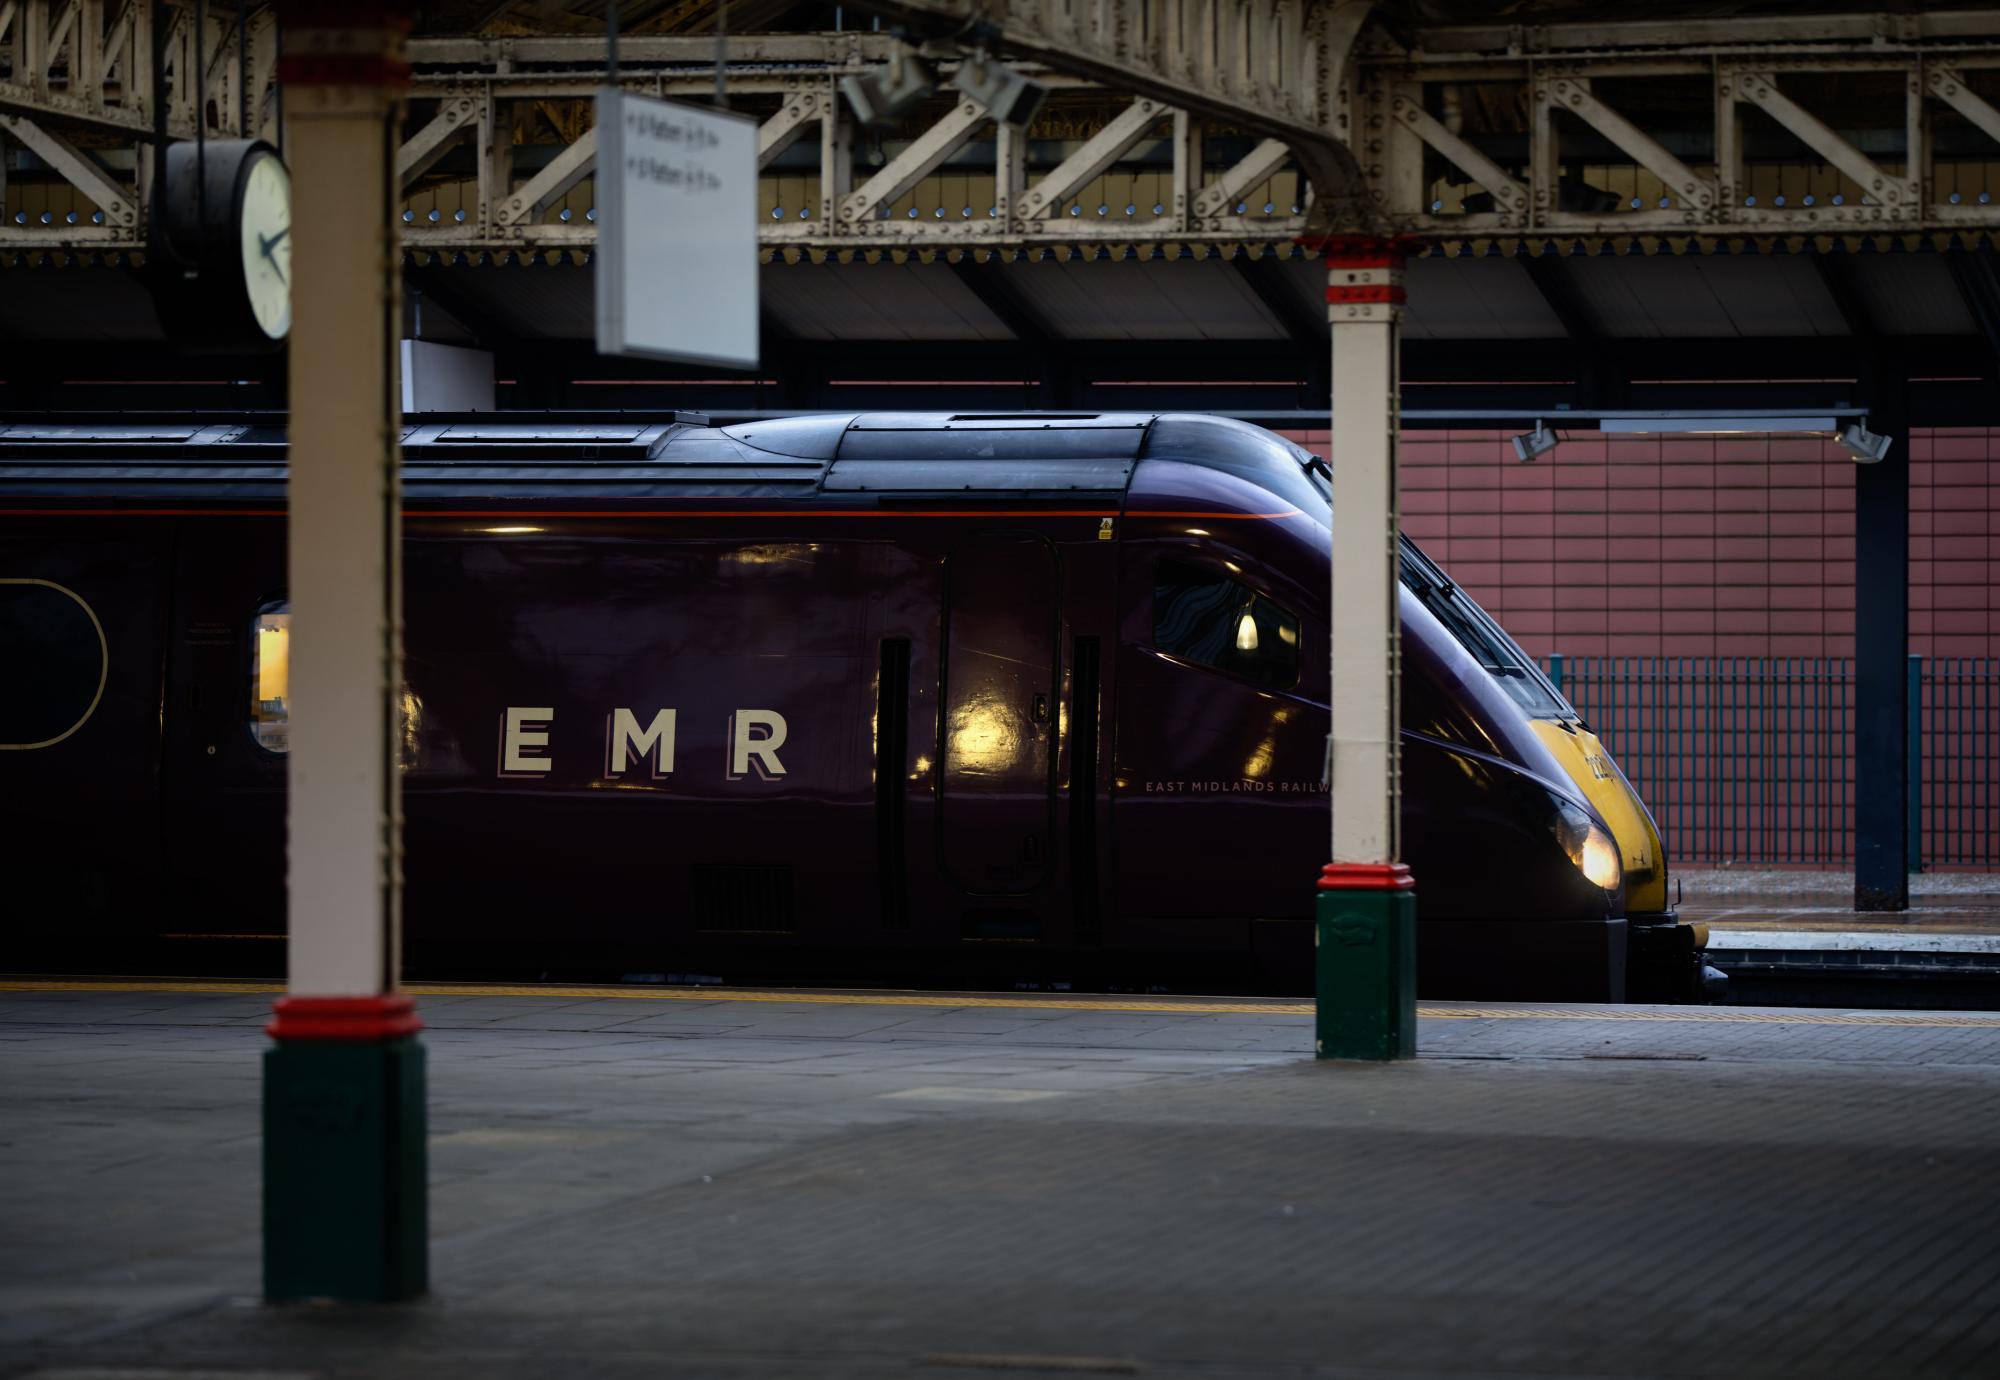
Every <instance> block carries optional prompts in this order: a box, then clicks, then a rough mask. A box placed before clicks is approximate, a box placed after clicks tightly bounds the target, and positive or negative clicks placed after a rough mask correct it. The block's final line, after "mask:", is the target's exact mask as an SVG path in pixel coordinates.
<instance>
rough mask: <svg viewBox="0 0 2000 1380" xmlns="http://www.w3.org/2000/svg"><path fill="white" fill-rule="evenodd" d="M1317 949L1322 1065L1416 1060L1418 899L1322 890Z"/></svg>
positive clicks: (1398, 893)
mask: <svg viewBox="0 0 2000 1380" xmlns="http://www.w3.org/2000/svg"><path fill="white" fill-rule="evenodd" d="M1329 871H1331V869H1329ZM1313 944H1314V964H1315V967H1316V969H1317V976H1318V989H1317V990H1318V1001H1317V1002H1316V1013H1315V1026H1314V1041H1313V1052H1314V1053H1315V1054H1317V1055H1318V1056H1319V1057H1320V1058H1322V1059H1413V1058H1415V1057H1416V1053H1417V898H1416V893H1415V892H1413V891H1410V890H1409V889H1408V888H1407V887H1405V888H1404V889H1401V890H1393V891H1390V890H1377V889H1366V890H1363V889H1355V890H1344V889H1343V890H1322V891H1321V892H1320V893H1319V903H1318V910H1317V923H1316V925H1315V927H1314V934H1313Z"/></svg>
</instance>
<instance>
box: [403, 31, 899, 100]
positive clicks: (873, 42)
mask: <svg viewBox="0 0 2000 1380" xmlns="http://www.w3.org/2000/svg"><path fill="white" fill-rule="evenodd" d="M897 46H898V40H897V38H896V37H895V35H893V34H887V33H870V32H861V31H849V32H846V33H819V34H731V35H730V36H729V40H728V54H729V64H730V67H731V74H730V85H731V87H732V88H733V87H734V86H735V84H736V75H735V70H736V69H738V68H745V69H747V68H753V67H758V66H765V67H773V68H775V67H795V66H808V67H820V68H828V67H831V68H839V69H841V70H843V71H857V70H859V69H860V68H862V67H865V66H869V65H872V64H875V63H882V62H887V61H888V60H889V56H890V54H891V53H893V52H894V51H895V50H896V48H897ZM404 53H405V56H406V57H407V58H408V60H409V63H410V65H411V67H412V68H414V69H415V73H416V86H417V88H418V89H421V88H422V87H423V86H424V85H425V84H426V83H427V82H435V81H450V80H452V79H453V73H454V72H458V73H463V72H464V70H465V69H467V68H479V69H482V70H481V71H480V72H479V74H478V76H479V79H481V80H484V79H487V78H497V79H501V80H505V79H507V78H510V77H517V76H518V77H520V78H521V79H523V80H527V81H533V80H537V79H542V80H546V79H547V78H548V77H549V76H551V75H554V74H557V73H570V74H574V73H575V71H576V69H577V68H579V67H584V68H591V67H595V68H596V69H597V71H598V72H601V71H602V70H603V67H604V40H603V39H601V38H596V37H592V36H588V35H586V36H581V37H575V36H562V37H554V36H552V37H547V38H543V37H534V38H413V39H411V40H410V41H409V42H408V43H407V44H406V45H404ZM618 64H619V71H620V73H621V74H622V75H623V76H624V77H625V78H626V79H627V80H631V79H634V78H638V77H649V76H652V75H653V70H652V69H657V68H671V67H685V68H699V69H704V70H713V68H714V66H715V39H714V38H713V37H711V36H707V35H702V36H698V37H697V36H689V35H662V34H625V35H622V36H621V37H620V38H619V40H618ZM428 69H439V70H435V71H433V70H428ZM445 69H449V70H445ZM588 80H590V81H592V82H593V83H595V84H600V85H601V84H602V82H601V78H599V77H598V76H597V74H596V72H593V73H591V74H590V75H589V77H588Z"/></svg>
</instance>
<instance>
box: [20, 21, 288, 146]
mask: <svg viewBox="0 0 2000 1380" xmlns="http://www.w3.org/2000/svg"><path fill="white" fill-rule="evenodd" d="M167 14H168V28H167V33H166V39H165V45H164V46H165V49H166V66H167V71H168V88H167V131H168V133H169V134H170V135H171V136H173V137H175V138H182V139H185V138H192V137H193V136H194V133H195V119H196V115H197V112H204V111H212V112H213V117H214V118H213V119H212V120H210V122H209V125H208V132H209V133H210V134H211V135H214V136H234V135H237V134H239V133H242V132H243V123H244V122H243V109H244V101H243V100H242V93H241V91H239V89H238V86H239V77H238V72H237V48H236V27H235V26H236V16H235V14H234V13H233V12H230V11H229V10H227V9H225V7H224V6H223V5H222V4H221V3H218V4H216V5H215V6H214V7H212V8H211V9H210V10H209V11H208V13H207V14H206V15H205V16H204V18H205V20H206V27H205V28H203V29H202V30H201V32H200V34H199V44H197V33H196V27H195V15H194V13H193V8H192V7H191V6H190V5H187V4H185V3H176V4H173V5H170V6H169V7H168V10H167ZM249 22H250V27H249V31H248V32H249V47H250V49H251V50H252V52H253V53H254V56H253V59H252V61H251V62H250V63H249V64H248V65H249V67H250V73H249V77H250V89H251V92H252V94H253V99H252V101H251V102H250V103H249V104H250V109H251V120H250V125H251V128H252V130H253V131H255V130H257V129H260V128H263V127H264V126H265V125H266V124H268V123H269V122H268V121H267V120H265V119H264V118H263V115H264V112H265V111H266V110H270V111H272V112H273V113H275V109H276V105H275V102H276V97H275V85H274V82H275V77H276V71H277V52H276V49H277V44H276V22H275V20H274V18H273V16H272V14H271V12H270V7H269V6H268V5H266V6H264V7H262V8H260V9H258V10H257V12H256V13H255V14H254V15H252V16H251V17H250V21H249ZM0 48H4V49H5V50H6V51H7V53H8V54H9V61H10V69H9V75H8V78H7V79H6V80H4V81H0V110H9V111H12V112H14V113H16V114H19V115H25V116H27V117H28V118H30V119H34V120H38V121H43V122H47V121H60V122H62V123H64V124H67V125H73V126H78V127H82V128H87V129H92V130H97V131H103V132H110V133H122V134H130V135H133V136H135V137H139V138H150V136H151V135H152V133H153V125H154V115H153V107H154V101H153V98H152V53H153V13H152V6H151V5H150V4H149V3H147V2H146V0H115V3H107V0H0ZM197 51H199V53H200V54H201V57H202V58H203V59H205V61H202V62H201V63H200V65H201V66H203V67H204V68H205V70H204V71H203V72H201V73H200V74H199V77H200V79H199V80H197V79H196V76H197V74H196V71H195V69H196V67H197V65H198V59H197V57H196V54H197ZM197 93H199V94H197Z"/></svg>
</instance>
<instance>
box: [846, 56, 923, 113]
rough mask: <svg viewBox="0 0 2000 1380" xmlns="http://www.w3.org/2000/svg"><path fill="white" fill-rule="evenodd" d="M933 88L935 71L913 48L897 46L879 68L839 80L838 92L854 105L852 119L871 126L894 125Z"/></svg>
mask: <svg viewBox="0 0 2000 1380" xmlns="http://www.w3.org/2000/svg"><path fill="white" fill-rule="evenodd" d="M935 90H937V72H936V71H935V70H933V69H932V67H931V65H930V64H929V63H928V62H925V61H924V60H923V59H922V58H920V57H918V56H917V55H916V53H915V52H914V51H912V50H911V49H909V48H906V47H900V46H899V47H898V48H897V49H896V50H895V52H894V53H893V54H891V55H890V58H889V65H888V66H887V67H885V68H883V69H882V70H881V71H879V72H864V73H862V74H861V75H859V76H853V77H842V78H841V80H840V94H841V95H843V96H845V97H847V103H848V104H849V105H850V106H852V107H854V118H855V119H857V120H859V121H860V122H861V123H862V124H864V125H866V126H868V127H869V128H871V129H880V128H882V127H883V126H885V125H892V124H894V123H895V122H896V121H897V120H899V119H901V118H902V117H903V116H904V115H906V114H908V113H909V112H910V111H911V110H912V109H914V108H915V107H916V106H917V104H918V103H919V102H921V101H922V100H923V99H924V98H925V97H927V96H929V95H930V94H931V92H933V91H935Z"/></svg>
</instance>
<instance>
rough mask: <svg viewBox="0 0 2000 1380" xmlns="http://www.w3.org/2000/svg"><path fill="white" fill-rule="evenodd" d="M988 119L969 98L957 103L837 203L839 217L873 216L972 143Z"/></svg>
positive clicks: (988, 116) (858, 217)
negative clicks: (878, 208) (883, 205)
mask: <svg viewBox="0 0 2000 1380" xmlns="http://www.w3.org/2000/svg"><path fill="white" fill-rule="evenodd" d="M992 119H993V116H992V114H991V113H990V112H989V111H988V110H987V109H986V107H985V106H983V105H981V104H980V103H979V102H978V101H975V100H972V99H970V98H969V97H968V98H967V99H965V100H962V101H960V102H959V103H958V104H957V105H955V106H953V107H952V109H951V113H950V114H948V115H946V116H945V117H944V118H943V119H942V120H939V121H938V122H937V123H936V124H934V125H932V126H931V127H930V128H929V129H927V130H925V131H924V132H923V133H922V134H920V135H918V136H917V137H916V138H915V139H913V140H911V141H910V146H909V147H908V148H906V149H904V150H903V151H902V152H901V153H899V154H897V155H896V156H895V157H894V158H892V159H890V160H889V163H888V165H887V166H886V167H884V168H883V169H882V171H880V172H878V173H876V174H875V175H874V176H873V177H871V178H869V179H868V180H867V181H866V182H864V183H862V184H861V186H860V187H859V188H857V189H856V190H855V191H854V192H852V193H851V194H849V195H848V197H847V198H846V199H845V200H844V201H842V202H841V203H840V218H841V219H842V220H844V221H850V222H851V221H857V220H861V219H863V218H864V217H866V216H869V215H871V214H873V212H874V210H875V208H876V207H878V206H880V205H881V204H882V203H883V202H885V201H894V200H895V199H896V198H897V197H899V196H901V195H902V194H903V193H904V192H907V191H909V190H910V188H912V187H914V186H916V185H917V184H918V183H919V182H921V181H923V180H924V178H925V177H926V176H928V175H929V174H930V172H931V171H932V170H933V169H934V168H936V167H937V166H938V164H940V163H942V162H944V160H945V159H947V158H949V157H951V156H952V155H953V154H954V153H957V152H958V151H959V150H960V149H962V148H964V147H965V146H966V145H967V144H968V143H970V142H972V136H973V135H974V134H976V133H978V132H979V127H980V126H981V125H983V124H987V123H989V122H990V121H991V120H992Z"/></svg>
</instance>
